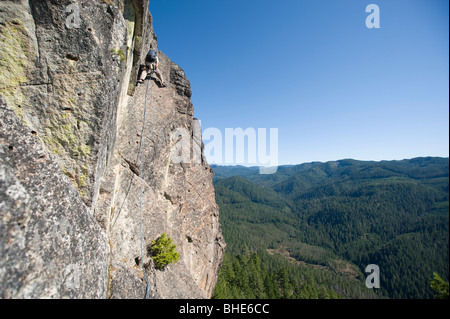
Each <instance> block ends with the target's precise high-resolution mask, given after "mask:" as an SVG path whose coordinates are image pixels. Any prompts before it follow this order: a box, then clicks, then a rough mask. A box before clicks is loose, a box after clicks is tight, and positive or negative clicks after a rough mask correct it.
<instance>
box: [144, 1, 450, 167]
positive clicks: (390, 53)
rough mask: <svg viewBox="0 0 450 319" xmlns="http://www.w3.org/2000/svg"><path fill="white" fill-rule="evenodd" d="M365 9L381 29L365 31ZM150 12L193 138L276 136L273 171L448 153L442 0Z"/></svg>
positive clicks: (189, 4) (173, 4)
mask: <svg viewBox="0 0 450 319" xmlns="http://www.w3.org/2000/svg"><path fill="white" fill-rule="evenodd" d="M371 3H374V4H377V5H378V6H379V9H380V28H379V29H368V28H367V27H366V23H365V22H366V17H367V16H368V15H369V14H370V13H366V12H365V9H366V6H367V5H369V4H371ZM150 11H151V13H152V15H153V18H154V29H155V32H156V34H157V36H158V45H159V49H160V50H162V51H163V52H164V53H165V54H166V55H168V56H169V57H170V59H171V60H172V61H174V62H175V63H177V64H178V65H180V66H181V67H182V68H183V70H184V71H185V72H186V75H187V77H188V78H189V80H190V81H191V87H192V90H193V96H192V101H193V103H194V108H195V117H197V118H199V119H200V120H201V121H202V129H203V130H205V129H206V128H210V127H214V128H218V129H219V130H220V131H222V132H225V128H237V127H241V128H243V129H246V128H254V129H257V128H267V130H268V129H269V128H278V162H279V164H299V163H304V162H312V161H323V162H325V161H331V160H338V159H344V158H354V159H358V160H393V159H404V158H413V157H417V156H444V157H448V156H449V146H448V144H449V119H448V118H449V106H448V105H449V91H448V86H449V65H448V59H449V42H448V38H449V29H448V25H449V2H448V0H432V1H430V0H389V1H381V0H371V1H363V0H308V1H307V0H280V1H268V0H241V1H237V0H226V1H217V0H189V1H179V0H151V1H150ZM207 142H208V141H205V144H207ZM236 164H245V163H236ZM248 164H252V163H248Z"/></svg>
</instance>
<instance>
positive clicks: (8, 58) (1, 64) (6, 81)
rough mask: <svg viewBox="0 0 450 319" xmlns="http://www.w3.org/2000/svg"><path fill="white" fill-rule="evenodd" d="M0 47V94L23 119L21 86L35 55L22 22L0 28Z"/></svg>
mask: <svg viewBox="0 0 450 319" xmlns="http://www.w3.org/2000/svg"><path fill="white" fill-rule="evenodd" d="M0 46H1V50H0V94H1V95H2V96H3V97H4V99H5V100H6V102H7V103H8V105H10V106H11V107H12V108H13V110H14V112H15V113H16V115H17V116H18V117H19V118H21V119H23V109H22V107H23V106H24V104H26V101H25V96H24V94H23V93H22V89H21V85H23V84H24V83H26V82H27V81H28V79H27V73H28V71H29V69H30V67H31V62H30V61H31V60H33V59H34V57H35V56H34V55H35V53H34V50H33V46H32V44H31V39H30V37H29V36H28V34H27V31H26V30H25V27H24V25H23V22H22V21H20V20H17V19H14V20H11V21H9V22H7V23H6V24H5V25H4V26H1V27H0Z"/></svg>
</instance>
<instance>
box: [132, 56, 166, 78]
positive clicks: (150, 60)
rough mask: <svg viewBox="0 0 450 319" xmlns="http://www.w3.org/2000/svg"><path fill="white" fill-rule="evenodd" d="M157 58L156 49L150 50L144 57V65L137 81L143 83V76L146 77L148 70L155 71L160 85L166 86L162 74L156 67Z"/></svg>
mask: <svg viewBox="0 0 450 319" xmlns="http://www.w3.org/2000/svg"><path fill="white" fill-rule="evenodd" d="M158 64H159V59H158V52H157V51H156V50H150V51H148V53H147V56H146V57H145V67H144V69H143V70H142V73H141V77H140V78H139V80H138V83H144V80H145V78H146V77H147V74H148V72H150V71H153V72H155V74H156V76H157V77H158V79H159V83H160V85H161V86H162V87H164V86H166V84H165V82H164V79H163V76H162V74H161V72H160V71H159V68H158Z"/></svg>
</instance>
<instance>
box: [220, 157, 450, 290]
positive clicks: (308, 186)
mask: <svg viewBox="0 0 450 319" xmlns="http://www.w3.org/2000/svg"><path fill="white" fill-rule="evenodd" d="M213 169H214V171H215V173H216V175H215V179H214V180H215V190H216V201H217V203H218V205H219V207H220V214H221V223H222V227H223V234H224V237H225V240H226V242H227V245H228V246H227V253H226V258H225V260H224V263H223V267H222V270H221V272H220V275H219V282H218V285H217V287H216V292H215V297H216V298H239V297H241V298H242V297H256V298H259V297H267V298H339V297H340V298H379V297H383V298H384V297H388V298H433V297H434V292H433V290H432V289H431V287H430V284H429V279H430V278H431V277H432V275H433V272H436V273H438V274H439V275H440V276H441V277H442V278H444V280H446V281H448V277H449V160H448V159H447V158H416V159H411V160H403V161H382V162H362V161H356V160H341V161H337V162H328V163H308V164H302V165H297V166H284V167H279V169H278V171H277V173H275V174H272V175H259V174H258V170H257V169H255V168H245V167H217V166H216V167H214V166H213ZM236 175H239V176H236ZM368 264H376V265H378V266H379V268H380V275H381V287H380V289H376V290H377V291H373V290H372V289H368V288H366V286H365V284H364V282H365V277H366V276H367V275H368V274H366V273H365V272H364V271H365V268H366V266H367V265H368ZM238 274H239V275H238ZM245 278H247V279H245ZM252 285H253V286H252ZM254 285H259V286H260V287H265V289H258V288H257V287H259V286H254ZM275 286H276V287H277V289H275V288H274V287H275ZM256 292H260V293H256Z"/></svg>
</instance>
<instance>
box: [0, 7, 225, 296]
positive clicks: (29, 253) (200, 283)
mask: <svg viewBox="0 0 450 319" xmlns="http://www.w3.org/2000/svg"><path fill="white" fill-rule="evenodd" d="M148 2H149V1H148V0H116V1H112V0H108V1H106V0H96V1H94V0H91V1H88V0H86V1H59V0H58V1H57V0H45V1H38V0H30V1H27V0H21V1H2V2H0V45H1V48H0V95H1V96H2V97H3V98H2V105H1V109H0V113H2V114H1V117H2V122H0V123H1V126H0V134H1V135H0V147H1V148H0V164H1V166H0V203H1V204H0V208H1V216H2V220H1V223H0V229H1V235H0V236H1V237H0V252H1V260H0V274H1V278H2V279H0V280H1V288H0V296H2V297H10V298H40V297H69V298H79V297H82V298H83V297H88V298H90V297H95V298H104V297H108V298H143V297H145V293H146V281H145V280H144V277H143V271H142V262H143V263H144V265H145V269H146V275H147V277H148V278H147V282H149V284H150V285H149V292H150V297H152V298H208V297H210V296H211V294H212V292H213V289H214V286H215V283H216V280H217V271H218V267H219V266H220V264H221V260H222V255H223V252H224V249H225V243H224V241H223V238H222V234H221V229H220V223H219V216H218V207H217V205H216V203H215V198H214V189H213V186H212V175H213V172H212V170H211V168H210V167H209V166H208V164H207V163H206V161H205V159H204V158H203V155H202V154H201V153H200V156H198V155H196V154H198V152H196V151H197V150H201V147H202V145H201V138H199V137H198V134H197V132H199V128H198V125H197V124H196V123H197V122H196V120H195V119H194V118H193V105H192V102H191V100H190V97H191V94H192V93H191V89H190V84H189V81H188V80H187V78H186V76H185V74H184V72H183V70H182V69H181V68H180V67H179V66H177V65H176V64H174V63H173V62H171V61H170V60H169V58H168V57H166V56H165V55H164V54H163V53H162V52H160V67H161V71H162V73H163V75H164V77H165V79H166V82H167V84H168V85H167V87H160V86H159V85H158V82H157V81H155V80H154V79H150V80H149V81H146V82H145V84H141V85H140V86H138V87H136V86H135V81H136V77H137V75H138V70H139V65H140V64H143V61H144V58H145V54H146V52H147V51H148V49H150V48H154V49H157V42H156V36H155V34H154V32H153V28H152V24H151V23H152V17H151V15H150V13H149V12H148V9H147V8H148ZM78 14H79V16H77V15H78ZM147 84H149V85H148V86H147ZM146 101H147V103H145V102H146ZM144 109H146V116H145V131H144V134H143V135H142V131H141V130H142V125H143V124H144V123H143V119H144ZM175 132H184V133H185V135H186V136H187V137H188V141H189V143H188V153H189V155H190V156H188V160H187V161H186V160H184V161H183V162H182V163H178V161H176V160H175V159H176V158H177V151H178V152H179V151H180V143H181V142H180V141H179V140H177V139H176V138H177V136H178V135H177V134H174V133H175ZM141 135H142V136H141ZM20 136H21V138H19V137H20ZM186 136H184V137H186ZM141 138H142V139H141ZM19 141H20V142H19ZM183 141H184V142H185V141H186V138H184V139H183ZM17 143H19V144H17ZM141 143H142V144H141ZM141 146H142V150H143V152H142V163H141V161H140V158H141V153H140V150H141ZM11 147H12V148H11ZM29 147H32V148H33V149H36V151H35V153H33V152H30V154H27V149H28V148H29ZM191 155H192V156H191ZM37 163H38V164H39V167H40V169H37V165H38V164H37ZM141 164H142V171H141V170H140V167H141ZM47 167H48V169H46V168H47ZM22 168H25V169H22ZM39 185H41V186H39ZM141 188H142V190H143V193H142V200H141ZM141 203H142V210H140V207H141ZM141 214H142V238H143V243H142V244H143V248H144V260H143V261H142V260H141V250H140V247H141V241H140V233H141V231H140V230H141V224H140V216H141ZM24 216H25V217H24ZM23 220H25V221H27V222H26V223H25V222H24V221H23ZM162 233H166V234H167V235H168V236H170V237H172V239H173V240H174V242H175V244H176V245H177V251H178V252H179V253H180V261H179V262H178V263H176V264H172V265H170V266H168V267H166V268H165V269H164V270H156V269H155V268H154V266H153V262H152V259H151V258H150V256H149V254H148V251H147V248H148V247H149V245H150V244H151V242H152V240H155V239H157V238H158V237H159V236H160V235H161V234H162ZM40 234H45V236H43V237H39V236H41V235H40ZM46 236H49V238H51V239H52V240H47V239H48V238H47V237H46ZM68 250H70V251H72V253H71V254H70V253H69V254H68V253H66V252H67V251H68ZM47 267H48V268H47ZM67 267H69V268H67ZM43 269H48V271H43ZM64 282H66V283H68V287H69V288H67V287H66V286H67V285H66V286H64ZM91 282H94V283H95V285H94V284H92V283H91Z"/></svg>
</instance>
